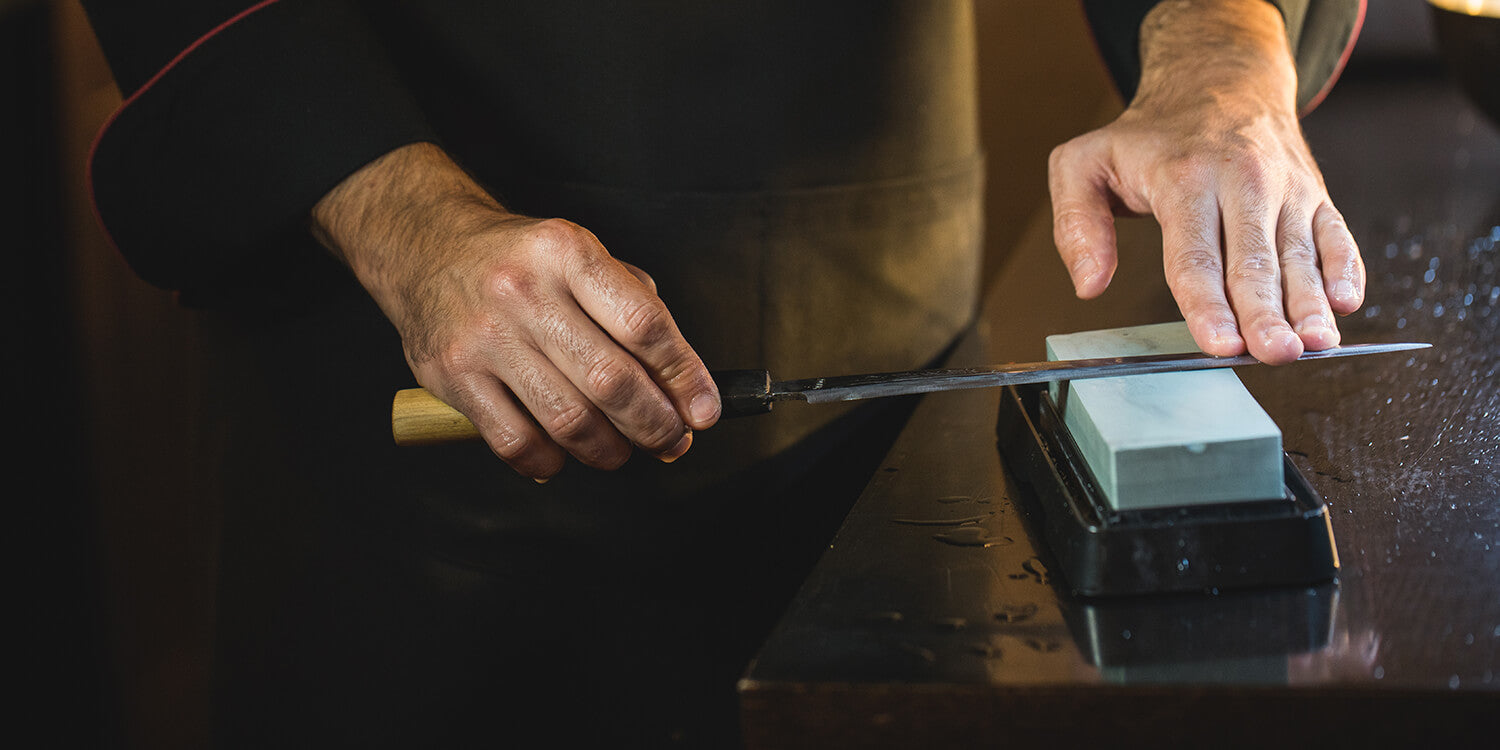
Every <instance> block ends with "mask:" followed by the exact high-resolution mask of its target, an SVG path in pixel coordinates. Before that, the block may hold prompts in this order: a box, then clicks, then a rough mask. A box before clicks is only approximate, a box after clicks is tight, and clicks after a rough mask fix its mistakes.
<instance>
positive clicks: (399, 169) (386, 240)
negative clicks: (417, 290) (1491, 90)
mask: <svg viewBox="0 0 1500 750" xmlns="http://www.w3.org/2000/svg"><path fill="white" fill-rule="evenodd" d="M508 215H509V214H508V212H506V211H505V210H504V209H503V208H502V207H501V206H500V204H499V203H498V202H497V201H495V200H494V198H492V197H490V195H489V194H488V193H487V192H485V190H484V189H483V188H482V187H481V186H480V185H479V184H478V183H476V182H475V181H474V180H473V179H472V178H470V177H469V175H468V174H467V173H466V172H464V170H463V169H462V168H461V167H459V166H458V165H457V164H456V163H454V162H453V160H452V159H450V158H449V157H448V155H447V154H446V153H445V152H444V151H443V150H442V149H441V148H439V147H438V146H436V145H434V144H431V143H413V144H409V145H406V146H402V147H400V148H397V149H395V150H393V151H390V152H389V153H386V154H385V155H383V156H381V157H380V158H378V159H376V160H374V161H372V162H370V163H369V164H367V165H365V166H364V167H361V168H360V169H359V170H358V171H356V172H355V173H354V174H351V175H350V176H348V177H347V178H345V179H344V180H343V181H342V182H340V183H339V184H338V185H337V186H335V187H334V188H333V189H332V190H330V191H329V192H328V193H327V194H326V195H324V196H323V198H322V199H320V200H319V201H318V203H317V204H316V205H315V206H314V207H313V210H312V212H311V215H310V217H309V219H310V221H309V228H310V230H311V232H312V234H313V236H314V237H315V238H317V240H318V241H319V242H320V243H321V244H322V245H323V246H324V247H325V248H327V249H328V250H329V251H330V252H331V253H333V254H334V255H335V256H336V257H338V258H339V259H340V260H342V261H343V262H344V264H345V265H347V266H348V267H349V269H350V270H351V271H352V272H353V273H354V276H355V278H356V279H358V281H359V282H360V284H361V285H362V286H364V287H365V289H366V290H367V291H368V292H369V293H370V295H371V296H372V297H374V298H375V301H376V302H377V303H378V304H379V305H380V306H381V308H382V309H383V310H384V311H385V313H386V315H387V317H390V318H391V320H392V321H393V322H397V323H398V325H399V322H400V320H402V318H403V305H402V299H403V298H404V297H405V295H404V293H403V292H404V290H406V289H409V288H410V287H411V285H412V284H413V283H416V282H417V281H418V275H419V274H421V273H422V269H423V268H425V267H427V266H428V265H430V263H427V262H426V261H427V260H430V259H431V256H432V255H433V254H435V253H438V254H440V253H441V252H442V251H443V249H444V248H445V247H451V246H453V245H454V244H455V243H456V241H457V240H458V238H459V236H460V235H462V234H464V233H467V232H472V231H475V230H476V229H477V227H478V226H479V225H480V224H481V223H484V224H489V223H493V222H494V221H495V220H496V219H497V218H503V217H505V216H508Z"/></svg>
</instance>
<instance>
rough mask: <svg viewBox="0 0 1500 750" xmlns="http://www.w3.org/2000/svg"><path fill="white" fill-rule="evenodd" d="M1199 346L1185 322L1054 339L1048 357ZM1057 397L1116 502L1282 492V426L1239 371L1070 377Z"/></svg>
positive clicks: (1185, 501)
mask: <svg viewBox="0 0 1500 750" xmlns="http://www.w3.org/2000/svg"><path fill="white" fill-rule="evenodd" d="M1196 351H1200V350H1199V349H1198V347H1197V345H1195V344H1194V343H1193V337H1192V335H1191V334H1190V333H1188V329H1187V324H1186V323H1182V322H1177V323H1160V324H1156V325H1147V326H1136V327H1132V328H1113V329H1106V330H1099V331H1084V332H1081V333H1070V334H1063V335H1058V336H1048V337H1047V358H1048V359H1049V360H1058V359H1085V358H1090V357H1117V356H1129V355H1136V354H1175V353H1180V352H1196ZM1061 390H1062V389H1061V388H1060V386H1059V384H1057V383H1053V384H1052V387H1051V393H1052V400H1053V403H1054V404H1057V405H1058V407H1059V408H1060V410H1061V412H1062V414H1063V421H1064V424H1066V425H1067V428H1068V432H1069V433H1070V434H1071V435H1072V436H1073V440H1074V442H1076V443H1077V444H1078V447H1079V449H1080V450H1081V451H1082V453H1083V457H1084V460H1085V461H1086V462H1087V463H1088V465H1089V468H1090V469H1091V470H1092V471H1093V473H1094V478H1095V479H1096V480H1097V481H1098V483H1099V486H1100V489H1101V490H1103V492H1104V495H1105V497H1106V499H1107V500H1108V501H1109V503H1110V505H1111V506H1113V507H1114V508H1115V509H1116V510H1137V509H1142V508H1164V507H1174V506H1182V505H1206V504H1211V503H1222V502H1237V501H1242V500H1260V499H1272V498H1279V497H1281V495H1282V485H1283V477H1282V454H1281V430H1280V429H1279V428H1278V427H1277V426H1276V423H1275V422H1273V421H1271V417H1270V416H1269V415H1267V414H1266V412H1265V410H1264V409H1262V408H1261V407H1260V404H1258V403H1256V401H1255V398H1254V397H1253V396H1251V395H1250V392H1249V391H1247V390H1245V386H1244V384H1243V383H1241V382H1240V379H1239V376H1237V375H1235V374H1234V372H1233V371H1232V370H1228V369H1223V370H1200V371H1197V372H1171V373H1159V374H1154V375H1131V376H1126V377H1119V378H1099V379H1093V380H1079V381H1072V382H1070V383H1068V385H1067V387H1066V391H1065V395H1064V396H1063V398H1064V399H1065V401H1064V402H1059V392H1060V391H1061Z"/></svg>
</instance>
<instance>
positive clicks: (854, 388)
mask: <svg viewBox="0 0 1500 750" xmlns="http://www.w3.org/2000/svg"><path fill="white" fill-rule="evenodd" d="M1429 346H1431V344H1351V345H1349V346H1341V347H1334V348H1332V349H1324V350H1323V351H1318V352H1306V353H1304V354H1303V355H1302V356H1301V357H1298V358H1297V359H1296V361H1297V362H1308V361H1312V360H1319V359H1334V358H1337V357H1353V356H1357V355H1361V354H1386V353H1390V352H1404V351H1411V350H1414V349H1426V348H1428V347H1429ZM1255 364H1260V361H1259V360H1257V359H1256V358H1254V357H1252V356H1250V355H1248V354H1242V355H1239V356H1237V357H1215V356H1212V355H1208V354H1204V353H1202V352H1187V353H1182V354H1145V355H1140V356H1133V357H1100V358H1097V359H1069V360H1060V361H1055V362H1027V363H1023V364H1011V365H1000V366H997V367H969V368H961V369H947V370H912V371H908V372H885V373H875V374H870V375H843V376H837V377H827V378H805V379H802V380H781V381H773V380H772V379H771V373H770V372H768V371H766V370H720V371H717V372H714V373H713V378H714V383H715V384H717V385H718V387H719V399H720V401H721V403H722V406H723V409H722V411H721V418H730V417H744V416H750V415H753V414H764V413H766V412H769V411H770V410H771V407H772V406H774V405H775V404H776V402H778V401H806V402H807V403H809V404H822V403H828V402H831V401H858V400H861V399H867V398H883V397H886V396H907V395H911V394H916V393H934V392H937V391H956V390H964V389H968V388H994V387H997V386H1005V385H1026V384H1029V383H1046V382H1051V381H1055V380H1085V379H1089V378H1113V377H1120V376H1123V375H1148V374H1151V373H1159V372H1187V371H1192V370H1213V369H1219V368H1224V367H1241V366H1244V365H1255ZM391 432H392V434H393V435H394V437H395V438H396V444H397V445H430V444H434V443H450V442H456V441H460V440H474V439H477V438H478V437H479V431H478V430H477V429H475V427H474V425H473V423H471V422H470V421H469V420H468V418H467V417H465V416H464V415H463V414H461V413H459V412H458V410H456V409H454V408H452V407H450V406H448V405H447V404H445V403H443V402H442V401H440V400H438V399H437V397H436V396H433V395H432V394H430V393H428V392H427V391H426V390H424V389H422V388H410V389H406V390H402V391H398V392H397V393H396V397H395V399H394V401H393V402H392V404H391Z"/></svg>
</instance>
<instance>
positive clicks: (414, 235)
mask: <svg viewBox="0 0 1500 750" xmlns="http://www.w3.org/2000/svg"><path fill="white" fill-rule="evenodd" d="M312 219H313V222H312V223H313V231H314V234H315V235H317V236H318V238H319V240H320V241H322V242H323V243H324V244H325V245H326V246H328V247H329V248H330V249H331V250H333V251H334V252H335V253H336V254H338V255H339V256H340V257H342V258H343V259H344V261H345V262H346V263H348V265H349V267H350V268H351V269H352V270H353V271H354V274H355V276H356V277H357V278H358V279H359V281H360V283H361V284H363V285H364V287H365V288H366V289H367V290H369V292H370V294H371V295H372V296H373V297H374V298H375V301H376V302H377V303H379V305H380V307H381V309H382V310H383V311H384V312H385V314H386V316H387V317H388V318H390V320H391V322H392V323H394V324H395V325H396V328H397V330H398V331H400V333H401V340H402V343H403V345H404V347H405V350H406V359H407V362H408V364H410V365H411V369H412V372H413V373H415V374H416V376H417V381H418V382H419V383H421V384H422V385H423V386H424V387H426V388H427V389H428V390H429V391H431V392H432V393H433V394H435V395H436V396H438V397H439V398H441V399H442V400H444V401H445V402H447V403H448V404H450V405H452V406H453V407H454V408H456V409H458V410H459V411H461V412H463V413H464V415H466V416H467V417H469V419H470V420H471V421H473V422H474V424H475V426H477V427H478V428H479V431H480V433H481V434H482V435H483V436H484V439H485V441H486V442H488V443H489V446H490V448H491V450H493V451H494V452H495V454H496V455H498V456H499V457H500V458H501V459H503V460H505V462H506V463H508V464H510V465H511V467H513V468H514V469H515V470H516V471H518V472H520V473H521V474H523V475H525V476H529V477H532V478H535V479H537V480H539V481H544V480H546V479H548V478H550V477H551V476H553V475H554V474H556V473H557V472H558V471H560V470H561V469H562V466H563V461H564V458H565V455H564V452H565V451H566V452H567V453H570V454H572V455H573V456H575V457H577V458H578V460H580V461H582V462H583V463H585V464H587V465H589V466H593V467H596V468H601V469H614V468H618V467H619V466H620V465H621V464H623V463H625V461H626V459H628V458H629V457H630V454H631V445H632V444H634V445H636V446H640V447H641V448H643V449H644V450H646V451H648V452H650V453H653V454H655V455H656V456H657V457H659V458H661V459H662V460H665V461H671V460H675V459H676V458H678V457H679V456H681V455H682V454H683V453H685V452H686V451H687V449H688V447H689V446H690V445H691V444H692V437H693V433H692V431H693V430H701V429H705V428H707V427H709V426H711V425H712V424H713V423H714V422H715V421H716V420H717V419H718V417H719V397H718V391H717V389H716V388H715V387H714V383H713V380H712V379H711V378H710V377H709V374H708V371H707V370H706V369H705V368H704V366H703V363H702V361H700V360H699V358H698V355H697V354H696V353H694V352H693V349H692V347H690V346H688V343H687V342H686V341H685V340H683V337H682V334H681V333H680V332H679V331H678V329H677V325H676V323H674V322H673V320H672V316H671V315H670V314H669V313H668V312H667V308H666V305H664V304H663V303H662V301H661V298H659V297H658V296H657V295H656V288H655V284H654V283H653V282H652V281H651V278H650V277H649V276H647V275H646V274H645V273H644V272H642V271H640V270H639V269H637V268H634V267H632V266H629V265H627V264H625V263H622V262H620V261H618V260H616V259H614V258H613V257H611V256H610V255H609V253H608V252H606V251H605V249H604V247H603V246H602V245H601V244H600V243H599V241H598V239H596V238H595V237H594V235H593V234H591V233H589V232H588V231H587V230H585V229H583V228H582V227H579V226H577V225H575V224H572V223H569V222H566V221H562V220H558V219H533V218H528V217H524V216H519V215H516V214H512V213H510V212H508V211H506V210H505V209H504V208H502V207H501V206H500V205H499V204H498V203H497V202H496V201H495V200H494V199H492V198H491V197H490V196H489V195H488V194H487V193H486V192H485V191H484V190H483V189H482V188H481V187H479V186H478V185H477V184H475V183H474V182H473V181H472V180H471V179H469V177H468V175H466V174H465V173H464V172H463V170H462V169H460V168H459V167H458V166H457V165H455V164H454V163H453V162H452V161H451V160H450V159H449V158H448V157H447V155H446V154H444V153H443V152H442V151H441V150H440V149H439V148H438V147H436V146H433V145H430V144H415V145H412V146H407V147H404V148H401V149H398V150H396V151H393V152H391V153H390V154H387V155H385V156H384V157H381V158H380V159H378V160H376V161H375V162H372V163H371V164H370V165H368V166H366V167H365V168H364V169H362V170H360V171H359V172H357V173H355V174H354V175H352V176H350V177H349V178H348V179H346V180H345V181H344V182H342V183H340V184H339V186H338V187H336V188H335V189H334V190H333V191H331V192H330V193H329V194H328V195H327V196H325V197H324V198H323V199H322V200H321V201H320V202H319V203H318V205H317V206H316V207H315V208H314V210H313V217H312Z"/></svg>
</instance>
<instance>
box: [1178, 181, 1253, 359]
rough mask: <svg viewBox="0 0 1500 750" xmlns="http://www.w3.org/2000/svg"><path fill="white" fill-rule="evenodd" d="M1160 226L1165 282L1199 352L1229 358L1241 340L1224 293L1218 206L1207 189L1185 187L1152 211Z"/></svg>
mask: <svg viewBox="0 0 1500 750" xmlns="http://www.w3.org/2000/svg"><path fill="white" fill-rule="evenodd" d="M1156 215H1157V221H1158V222H1159V223H1160V224H1161V229H1162V265H1163V270H1164V272H1165V274H1166V278H1167V286H1168V288H1170V289H1171V290H1172V297H1173V298H1174V299H1176V300H1177V307H1178V309H1180V310H1181V311H1182V317H1183V320H1185V321H1187V326H1188V330H1189V331H1190V332H1192V334H1193V341H1194V342H1196V343H1197V344H1198V348H1200V349H1202V350H1203V351H1205V352H1207V353H1209V354H1212V355H1215V356H1219V357H1229V356H1234V355H1237V354H1242V353H1243V352H1244V351H1245V342H1244V340H1243V339H1242V338H1241V337H1240V334H1239V327H1238V326H1237V325H1236V324H1235V318H1234V311H1233V310H1232V309H1231V308H1230V307H1229V300H1228V298H1227V297H1226V296H1225V294H1224V259H1223V255H1222V252H1221V250H1220V247H1219V246H1220V230H1219V206H1218V203H1217V202H1215V201H1214V199H1213V195H1212V193H1211V192H1210V191H1206V190H1188V191H1185V192H1184V193H1183V194H1182V196H1181V197H1180V198H1178V200H1177V201H1176V202H1175V203H1167V204H1165V205H1163V206H1162V207H1161V208H1158V209H1157V212H1156Z"/></svg>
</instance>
